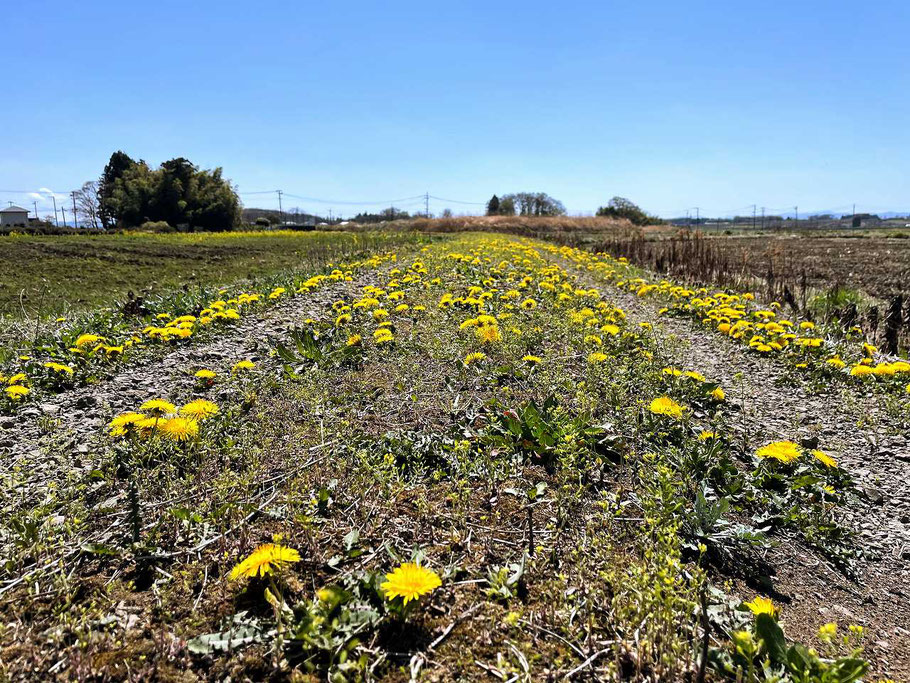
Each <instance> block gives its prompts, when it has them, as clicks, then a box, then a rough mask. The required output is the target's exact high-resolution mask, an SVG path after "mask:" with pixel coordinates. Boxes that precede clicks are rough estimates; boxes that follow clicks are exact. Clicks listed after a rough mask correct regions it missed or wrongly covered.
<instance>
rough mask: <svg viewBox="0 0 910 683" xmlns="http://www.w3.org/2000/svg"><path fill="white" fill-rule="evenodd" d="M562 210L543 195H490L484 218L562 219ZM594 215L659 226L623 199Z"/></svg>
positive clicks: (523, 193) (561, 206)
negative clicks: (486, 216) (544, 217)
mask: <svg viewBox="0 0 910 683" xmlns="http://www.w3.org/2000/svg"><path fill="white" fill-rule="evenodd" d="M565 214H566V207H565V206H563V203H562V202H561V201H559V200H558V199H553V197H551V196H550V195H548V194H546V193H545V192H515V193H514V194H506V195H503V196H502V197H498V196H497V195H495V194H494V195H493V196H492V197H490V200H489V201H488V202H487V215H488V216H515V215H518V216H564V215H565ZM596 215H598V216H607V217H609V218H625V219H627V220H629V221H631V222H632V223H634V224H635V225H659V224H660V223H662V222H663V221H662V220H661V219H660V218H658V217H657V216H652V215H651V214H649V213H647V212H645V211H644V210H643V209H641V208H640V207H639V206H637V205H636V204H635V203H634V202H631V201H629V200H628V199H626V198H625V197H613V199H611V200H610V202H609V203H608V204H607V205H606V206H601V207H600V208H598V209H597V214H596Z"/></svg>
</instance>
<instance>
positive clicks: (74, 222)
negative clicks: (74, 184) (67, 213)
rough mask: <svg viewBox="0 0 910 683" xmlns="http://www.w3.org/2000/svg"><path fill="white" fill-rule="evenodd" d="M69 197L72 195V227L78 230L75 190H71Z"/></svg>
mask: <svg viewBox="0 0 910 683" xmlns="http://www.w3.org/2000/svg"><path fill="white" fill-rule="evenodd" d="M70 195H72V197H73V227H74V228H78V227H79V217H78V214H77V213H76V190H73V191H72V192H70Z"/></svg>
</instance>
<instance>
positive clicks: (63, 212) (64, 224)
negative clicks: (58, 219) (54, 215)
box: [60, 206, 66, 228]
mask: <svg viewBox="0 0 910 683" xmlns="http://www.w3.org/2000/svg"><path fill="white" fill-rule="evenodd" d="M60 213H62V214H63V227H64V228H65V227H66V207H65V206H61V207H60Z"/></svg>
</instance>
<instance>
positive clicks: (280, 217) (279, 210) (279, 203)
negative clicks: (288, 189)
mask: <svg viewBox="0 0 910 683" xmlns="http://www.w3.org/2000/svg"><path fill="white" fill-rule="evenodd" d="M275 192H277V193H278V220H279V221H281V222H282V223H284V211H282V210H281V190H275Z"/></svg>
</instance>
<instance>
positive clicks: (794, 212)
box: [793, 206, 799, 228]
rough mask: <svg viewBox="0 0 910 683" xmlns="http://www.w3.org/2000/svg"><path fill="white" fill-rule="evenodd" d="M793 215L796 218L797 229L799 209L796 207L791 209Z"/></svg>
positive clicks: (797, 225)
mask: <svg viewBox="0 0 910 683" xmlns="http://www.w3.org/2000/svg"><path fill="white" fill-rule="evenodd" d="M793 215H794V216H795V217H796V227H797V228H798V227H799V207H798V206H794V207H793Z"/></svg>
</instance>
